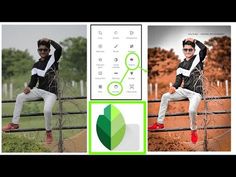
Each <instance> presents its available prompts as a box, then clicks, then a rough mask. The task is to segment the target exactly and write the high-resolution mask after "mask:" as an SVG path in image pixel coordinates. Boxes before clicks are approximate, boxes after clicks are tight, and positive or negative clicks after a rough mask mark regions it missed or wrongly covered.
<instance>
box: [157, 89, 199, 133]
mask: <svg viewBox="0 0 236 177" xmlns="http://www.w3.org/2000/svg"><path fill="white" fill-rule="evenodd" d="M186 98H188V99H189V102H190V103H189V118H190V128H191V130H196V129H197V125H196V115H197V108H198V105H199V103H200V102H201V99H202V96H201V95H200V94H199V93H196V92H193V91H191V90H188V89H184V88H181V87H179V88H178V89H177V90H176V91H175V93H173V94H170V93H165V94H163V95H162V98H161V104H160V109H159V114H158V118H157V122H159V123H162V124H163V123H164V119H165V113H166V110H167V107H168V102H169V101H171V100H183V99H186Z"/></svg>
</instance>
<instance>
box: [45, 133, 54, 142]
mask: <svg viewBox="0 0 236 177" xmlns="http://www.w3.org/2000/svg"><path fill="white" fill-rule="evenodd" d="M52 141H53V138H52V131H46V139H45V142H46V143H47V144H51V143H52Z"/></svg>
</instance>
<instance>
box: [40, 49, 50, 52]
mask: <svg viewBox="0 0 236 177" xmlns="http://www.w3.org/2000/svg"><path fill="white" fill-rule="evenodd" d="M38 51H39V52H42V51H44V52H47V51H48V49H38Z"/></svg>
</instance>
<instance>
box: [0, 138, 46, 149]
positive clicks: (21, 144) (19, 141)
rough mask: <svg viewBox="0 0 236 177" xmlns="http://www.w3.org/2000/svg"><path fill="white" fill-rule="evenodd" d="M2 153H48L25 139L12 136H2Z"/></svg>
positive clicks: (33, 141) (34, 142)
mask: <svg viewBox="0 0 236 177" xmlns="http://www.w3.org/2000/svg"><path fill="white" fill-rule="evenodd" d="M2 151H3V152H50V151H49V150H48V149H46V148H45V147H43V146H42V145H40V144H39V143H37V142H36V141H35V140H31V139H28V138H25V137H22V136H21V137H19V136H16V135H13V134H5V133H4V134H3V138H2Z"/></svg>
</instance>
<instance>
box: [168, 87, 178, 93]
mask: <svg viewBox="0 0 236 177" xmlns="http://www.w3.org/2000/svg"><path fill="white" fill-rule="evenodd" d="M175 90H176V88H175V87H173V86H170V88H169V93H170V94H172V93H175Z"/></svg>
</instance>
